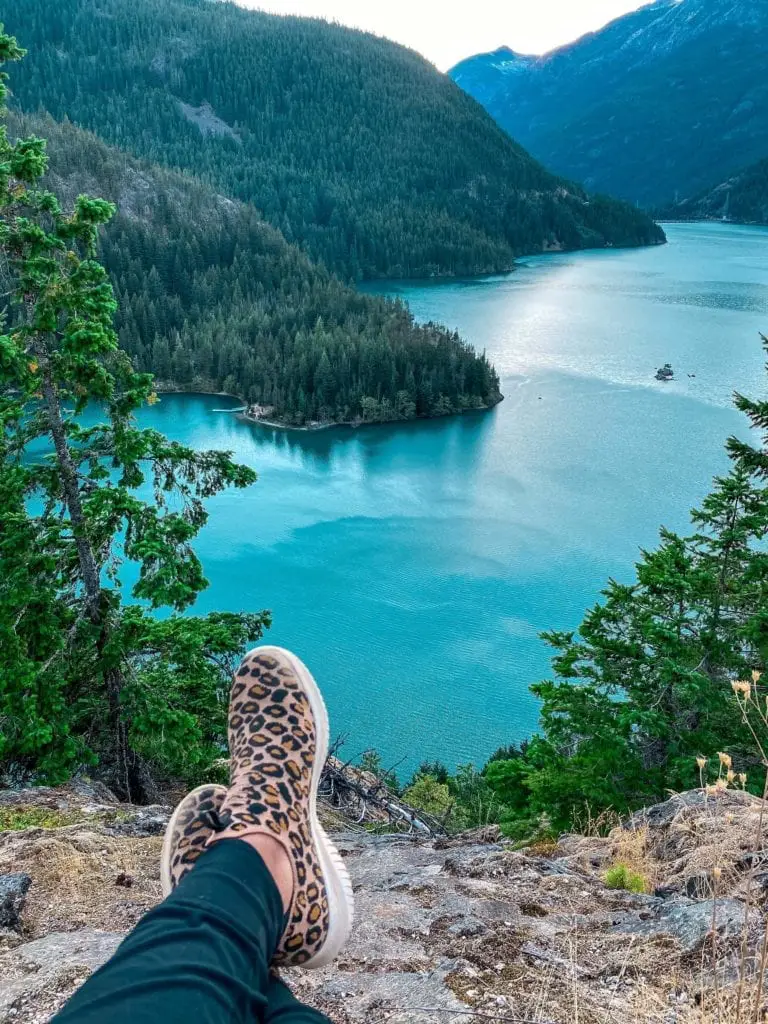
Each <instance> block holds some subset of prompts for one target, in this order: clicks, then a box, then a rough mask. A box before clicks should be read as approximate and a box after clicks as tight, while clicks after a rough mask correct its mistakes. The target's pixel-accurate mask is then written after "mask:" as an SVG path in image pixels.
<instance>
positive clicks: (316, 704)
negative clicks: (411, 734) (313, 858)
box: [169, 645, 355, 969]
mask: <svg viewBox="0 0 768 1024" xmlns="http://www.w3.org/2000/svg"><path fill="white" fill-rule="evenodd" d="M259 654H262V655H263V654H266V655H272V657H276V658H284V659H286V660H287V661H289V662H290V663H291V666H292V667H293V670H294V672H295V673H296V675H297V676H298V678H299V679H300V680H301V684H302V687H303V689H304V692H305V693H306V695H307V697H308V699H309V706H310V707H311V709H312V714H313V716H314V720H315V732H316V737H315V748H316V749H315V763H314V766H313V768H312V783H311V787H310V792H309V819H310V820H309V826H310V833H311V835H312V838H313V840H314V842H315V846H316V848H317V853H318V857H319V859H320V867H321V868H322V871H323V878H324V879H325V888H326V891H327V894H328V917H329V926H328V935H327V936H326V939H325V942H324V943H323V946H322V949H321V950H320V952H319V953H316V954H315V955H314V956H313V957H312V959H311V960H308V961H307V962H306V963H305V964H302V965H301V967H302V968H303V969H307V968H310V969H311V968H315V967H326V966H327V965H328V964H329V963H331V961H332V960H334V959H335V958H336V957H337V956H338V954H339V953H340V952H341V950H342V949H343V947H344V944H345V943H346V941H347V939H348V938H349V933H350V932H351V930H352V921H353V918H354V913H355V897H354V895H353V893H352V882H351V881H350V878H349V872H348V871H347V868H346V865H345V864H344V861H343V860H342V859H341V855H340V853H339V851H338V850H337V849H336V847H335V846H334V845H333V843H332V842H331V841H330V839H329V838H328V836H327V835H326V833H325V829H324V828H323V826H322V825H321V824H320V821H319V820H318V817H317V791H318V789H319V787H320V777H321V775H322V772H323V767H324V765H325V759H326V757H327V756H328V734H329V731H330V727H329V724H328V710H327V708H326V706H325V701H324V700H323V695H322V693H321V692H320V688H319V686H318V685H317V683H316V682H315V680H314V679H313V677H312V673H311V672H310V671H309V669H308V668H307V666H306V665H305V664H304V662H303V661H301V659H299V658H297V657H296V655H295V654H293V653H292V652H291V651H287V650H286V649H285V648H284V647H273V646H266V645H265V646H264V647H255V648H254V649H253V650H252V651H249V652H248V654H247V655H246V658H249V657H252V656H253V655H259ZM169 827H170V826H169Z"/></svg>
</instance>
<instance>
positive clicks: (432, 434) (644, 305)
mask: <svg viewBox="0 0 768 1024" xmlns="http://www.w3.org/2000/svg"><path fill="white" fill-rule="evenodd" d="M668 235H669V244H668V245H666V246H664V247H660V248H652V249H643V250H628V251H600V252H590V253H578V254H570V255H558V256H547V257H538V258H533V259H528V260H526V261H523V263H522V264H521V266H520V268H519V269H518V270H517V271H516V272H515V273H513V274H511V275H506V276H503V277H494V278H485V279H482V280H473V281H467V282H462V281H459V282H452V283H449V284H430V283H413V282H410V283H397V284H395V285H393V284H392V283H391V282H390V283H388V285H387V286H386V289H379V290H387V291H389V292H391V293H393V294H397V295H399V296H401V297H402V298H404V299H405V300H407V301H408V303H409V304H410V306H411V309H412V310H413V313H414V315H415V316H416V317H417V318H419V319H422V320H428V319H434V320H438V321H442V322H443V323H445V324H447V325H448V326H450V327H456V328H458V329H459V330H460V331H461V333H462V334H463V335H464V336H465V337H466V338H468V339H469V340H470V341H472V342H473V343H474V344H475V345H476V346H477V347H479V348H485V349H486V350H487V351H488V353H489V355H490V356H491V358H492V359H493V361H494V363H495V365H496V367H497V368H498V370H499V373H500V375H501V377H502V390H503V392H504V394H505V395H506V400H505V401H504V402H503V403H502V404H501V405H500V406H498V407H497V408H496V409H495V410H493V411H492V412H490V413H485V414H472V415H468V416H465V417H460V418H453V419H447V420H440V421H431V422H424V423H418V424H409V425H403V426H392V427H388V426H387V427H366V428H361V429H359V430H355V431H352V430H349V429H337V430H331V431H324V432H319V433H314V434H303V433H296V432H282V431H273V430H269V429H266V428H263V427H258V426H252V425H248V424H245V423H242V422H239V421H238V420H237V419H236V418H234V417H233V416H231V415H227V414H224V413H220V412H216V411H215V410H216V409H221V408H223V407H225V406H226V405H227V404H229V403H228V401H227V400H223V399H220V398H212V397H207V396H206V397H202V396H201V397H198V396H165V397H163V400H162V403H161V404H160V405H158V406H156V407H154V408H152V409H148V410H146V411H145V412H144V413H143V415H142V421H143V422H144V423H147V424H148V423H151V424H152V425H155V426H157V427H159V428H160V429H162V430H164V431H165V432H166V433H168V434H169V435H171V436H172V437H174V438H178V439H180V440H183V441H185V442H186V443H189V444H192V445H195V446H198V447H221V448H228V449H231V450H233V451H234V452H235V455H236V457H237V458H238V459H239V460H241V461H242V462H245V463H247V464H249V465H252V466H253V467H255V468H256V469H257V470H258V472H259V475H260V479H259V483H258V484H257V485H256V486H255V487H254V488H253V489H252V490H251V491H249V492H245V493H242V492H241V493H229V494H226V495H223V496H221V497H220V498H217V499H216V500H215V502H213V503H212V508H211V511H212V513H213V515H212V519H211V523H210V525H209V526H208V527H207V528H206V530H205V531H204V533H203V534H202V536H201V538H200V541H199V542H198V545H197V549H198V551H199V553H200V555H201V556H202V558H203V561H204V564H205V568H206V571H207V575H208V578H209V579H210V581H211V586H210V588H209V590H208V591H206V593H205V594H203V595H202V597H201V599H200V602H199V606H198V607H199V609H200V610H202V611H204V610H208V609H214V608H220V609H229V610H233V611H236V610H241V609H260V608H271V609H272V611H273V614H274V628H273V629H272V630H271V632H270V634H269V636H268V639H269V641H271V642H274V643H279V644H283V645H285V646H290V647H291V648H293V649H294V650H295V651H296V652H297V653H298V654H299V655H300V656H301V657H302V658H303V659H304V660H305V661H307V663H308V664H309V665H310V667H311V668H312V670H313V672H314V673H315V675H316V677H317V678H318V680H319V682H320V684H321V686H322V687H323V690H324V692H325V694H326V697H327V701H328V705H329V710H330V713H331V729H332V732H333V733H343V734H346V735H347V737H348V740H347V745H346V748H345V749H346V752H347V754H348V755H349V756H353V755H355V754H357V753H359V752H361V751H362V750H364V749H366V748H367V747H371V746H375V747H377V748H378V749H379V750H380V751H381V752H382V754H383V755H384V757H385V760H386V761H387V763H395V762H397V761H399V760H400V759H401V758H402V759H404V765H403V770H405V768H410V767H413V766H414V765H415V764H417V763H418V762H419V761H420V760H422V759H424V758H430V759H432V758H439V759H441V760H443V761H445V762H446V763H447V764H449V765H450V766H454V765H455V764H457V763H461V762H466V761H470V760H472V761H474V762H475V763H481V762H483V760H484V759H485V758H486V757H487V755H488V754H490V753H491V752H492V751H493V750H494V749H495V748H496V747H497V746H499V745H500V744H502V743H508V742H510V741H513V740H519V739H521V738H523V737H524V736H526V735H527V734H528V733H530V732H531V731H532V730H533V729H534V728H535V726H536V718H537V708H536V702H535V701H534V699H533V698H532V697H531V695H530V694H529V692H528V685H529V683H531V682H532V681H535V680H537V679H540V678H543V677H544V676H545V675H546V674H547V671H548V651H547V648H546V646H545V645H544V644H543V643H542V642H541V641H540V640H539V639H538V633H539V632H540V631H541V630H543V629H550V628H573V627H576V626H577V625H578V623H579V621H580V619H581V618H582V615H583V613H584V610H585V609H586V608H587V607H588V606H589V605H591V604H593V603H594V602H595V600H596V599H597V598H598V596H599V593H600V589H601V587H602V585H603V584H604V582H605V581H606V579H607V578H608V577H609V576H615V577H616V578H619V579H622V580H628V579H630V578H631V576H632V566H633V562H634V560H635V558H636V557H637V554H638V550H639V548H640V547H641V546H650V545H653V544H654V542H655V539H656V536H657V531H658V527H659V525H660V524H662V523H663V524H664V525H666V526H668V527H671V528H677V529H684V528H685V527H686V523H687V511H688V509H689V508H690V507H691V506H692V505H694V504H695V503H696V502H698V501H700V499H701V498H702V497H703V496H704V495H705V494H706V492H707V490H708V488H709V484H710V481H711V478H712V476H713V475H714V474H715V473H718V472H721V471H723V470H725V469H726V467H727V459H726V458H725V455H724V452H723V441H724V440H725V438H726V437H727V436H728V435H729V434H730V433H734V432H737V433H741V434H744V432H745V427H744V424H743V421H742V417H741V416H740V415H739V414H738V413H736V412H735V411H734V410H733V409H732V408H731V407H730V396H731V393H732V391H733V390H734V389H739V390H741V391H744V392H747V393H750V394H760V395H764V394H765V391H766V378H765V371H764V368H763V363H764V356H763V353H762V351H761V348H760V344H759V338H758V332H759V331H760V330H763V331H768V231H766V230H761V229H757V228H742V227H735V226H730V225H671V226H669V227H668ZM667 361H668V362H671V363H672V364H673V366H674V369H675V371H676V374H677V380H676V381H674V382H672V383H669V384H660V383H657V382H656V381H655V380H654V379H653V374H654V371H655V369H656V367H657V366H659V365H661V364H662V363H664V362H667ZM689 375H691V376H689Z"/></svg>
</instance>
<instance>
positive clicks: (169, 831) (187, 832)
mask: <svg viewBox="0 0 768 1024" xmlns="http://www.w3.org/2000/svg"><path fill="white" fill-rule="evenodd" d="M226 795H227V787H226V786H214V785H208V786H198V787H197V789H193V790H192V792H191V793H187V795H186V796H185V797H184V799H183V800H182V801H181V803H180V804H179V806H178V807H177V808H176V810H175V811H174V812H173V815H172V816H171V820H170V821H169V822H168V826H167V827H166V830H165V838H164V839H163V852H162V853H161V855H160V881H161V883H162V887H163V898H165V897H166V896H168V895H170V893H171V891H172V890H173V889H175V888H176V886H177V885H178V884H179V882H180V881H181V880H182V878H183V877H184V876H185V875H186V874H188V873H189V872H190V871H191V870H192V868H193V867H194V866H195V862H196V861H197V858H198V857H199V856H200V854H201V853H202V852H203V851H204V850H205V846H206V843H207V842H208V840H209V839H210V838H211V836H212V835H213V834H214V832H215V823H216V822H217V820H218V812H219V810H220V808H221V805H222V804H223V803H224V798H225V797H226Z"/></svg>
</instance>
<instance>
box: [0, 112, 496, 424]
mask: <svg viewBox="0 0 768 1024" xmlns="http://www.w3.org/2000/svg"><path fill="white" fill-rule="evenodd" d="M31 132H34V133H36V134H37V135H39V136H42V137H45V138H47V139H48V140H49V141H48V151H49V155H50V158H51V165H50V172H49V175H48V181H47V184H48V185H49V187H51V188H52V189H53V190H54V191H56V193H57V194H58V195H60V196H62V197H63V199H64V200H65V202H67V203H71V201H72V200H73V199H74V198H75V197H76V196H77V195H78V194H79V193H80V192H82V191H88V192H91V193H93V194H95V195H99V196H103V197H104V198H106V199H109V200H112V201H113V202H115V203H117V205H118V211H119V212H118V214H117V216H116V217H115V218H114V219H113V220H112V221H111V222H110V224H109V225H108V226H107V228H106V232H105V236H104V238H103V243H102V258H103V260H104V263H105V265H106V267H107V269H108V270H109V273H110V275H111V277H112V281H113V284H114V287H115V292H116V296H117V299H118V301H119V310H118V313H117V320H116V326H117V328H118V331H119V336H120V342H121V345H122V347H123V348H124V349H125V350H126V351H127V352H128V353H129V355H130V356H132V358H133V360H134V364H135V365H136V367H137V368H138V369H141V370H151V371H153V372H154V373H155V374H157V376H158V377H159V379H160V381H161V382H173V383H174V384H176V385H179V386H181V387H189V388H195V389H202V390H219V389H222V390H225V391H228V392H231V393H234V394H238V395H242V396H243V397H244V398H246V399H247V400H248V401H250V402H257V403H260V404H263V405H266V406H270V407H272V408H273V410H274V411H273V414H272V415H273V418H276V419H281V420H284V421H286V422H289V423H297V424H301V423H304V422H305V421H306V420H314V419H325V420H349V419H354V418H366V419H370V420H376V419H399V418H412V417H414V416H427V415H438V414H441V413H448V412H453V411H460V410H462V409H465V408H477V407H480V406H487V405H492V404H494V403H495V402H497V401H498V400H499V399H500V397H501V396H500V394H499V386H498V378H497V376H496V374H495V372H494V370H493V368H492V367H491V366H490V364H489V363H488V362H487V360H486V359H485V357H484V356H477V355H476V354H475V353H474V351H473V350H472V349H471V348H470V347H469V346H468V345H466V344H464V343H463V342H462V341H461V340H460V339H459V338H458V335H455V334H451V333H449V332H447V331H445V330H443V329H442V328H438V327H435V326H434V325H427V326H425V327H420V326H418V325H416V324H414V322H413V318H412V317H411V315H410V314H409V312H408V310H407V309H406V308H405V307H404V306H402V305H401V304H399V303H394V302H391V301H389V300H386V299H381V298H375V297H371V296H367V295H362V294H360V293H359V292H357V291H356V290H355V289H353V288H351V287H349V286H347V285H345V284H343V283H342V282H341V281H339V280H338V279H337V278H335V277H334V276H333V275H331V274H330V273H329V272H328V271H327V270H325V269H324V268H322V267H319V266H317V265H315V264H313V263H312V262H311V261H310V260H309V259H308V258H307V257H306V256H305V255H304V254H303V253H302V252H301V251H300V250H299V249H298V248H297V247H296V246H293V245H288V243H286V241H285V239H284V238H283V237H282V235H281V234H280V233H279V232H278V231H276V230H275V229H274V228H272V227H271V226H269V225H268V224H265V223H264V221H263V220H262V219H261V218H260V217H259V215H258V213H257V212H256V210H255V209H254V208H253V207H252V206H250V205H248V204H244V203H238V202H233V201H232V200H230V199H226V198H224V197H223V196H220V195H217V194H216V193H215V192H213V191H212V190H211V189H210V188H208V187H207V186H205V185H203V184H201V183H199V182H196V181H195V180H194V179H192V178H187V177H185V176H182V175H180V174H178V173H173V172H170V171H166V170H163V169H161V168H157V167H154V166H152V165H151V164H148V163H145V162H142V161H138V160H135V159H133V158H131V157H128V156H126V155H125V154H124V153H122V152H120V151H119V150H117V149H113V148H110V147H108V146H106V145H105V144H104V143H102V142H101V141H99V140H98V139H96V138H95V137H94V136H93V135H91V134H90V133H87V132H84V131H81V130H80V129H77V128H75V127H74V126H72V125H58V124H56V123H55V122H53V121H52V120H50V119H49V118H28V117H24V118H20V117H14V116H13V115H12V116H11V121H10V134H11V136H12V137H13V136H15V135H16V136H24V135H27V134H30V133H31Z"/></svg>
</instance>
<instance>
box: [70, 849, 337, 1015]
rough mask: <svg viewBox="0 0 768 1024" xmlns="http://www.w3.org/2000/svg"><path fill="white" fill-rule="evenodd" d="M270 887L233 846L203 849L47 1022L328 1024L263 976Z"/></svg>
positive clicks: (275, 919) (272, 917) (277, 922)
mask: <svg viewBox="0 0 768 1024" xmlns="http://www.w3.org/2000/svg"><path fill="white" fill-rule="evenodd" d="M284 924H285V917H284V914H283V905H282V900H281V898H280V893H279V892H278V890H277V886H276V885H275V883H274V882H273V880H272V876H271V875H270V873H269V871H268V870H267V868H266V866H265V864H264V861H263V860H262V859H261V857H260V856H259V855H258V853H256V851H255V850H254V849H253V848H252V847H251V846H249V845H248V843H244V842H242V841H241V840H239V839H227V840H222V841H221V842H219V843H215V844H214V845H213V846H212V847H211V848H210V849H209V850H207V851H206V852H205V853H204V854H203V856H202V857H201V858H200V860H199V861H198V862H197V864H196V865H195V868H194V870H193V871H190V873H189V874H188V875H187V876H186V877H185V878H184V879H183V880H182V882H181V884H180V885H179V886H178V888H176V889H175V890H174V891H173V892H172V893H171V895H170V896H169V897H168V899H167V900H165V901H164V902H163V903H161V904H160V906H159V907H156V908H155V909H154V910H152V911H150V913H148V914H147V915H146V916H145V917H144V918H142V920H141V921H139V923H138V925H137V926H136V927H135V928H134V930H133V931H132V932H131V934H130V935H129V936H128V937H127V938H126V939H125V940H124V941H123V942H122V943H121V944H120V946H119V947H118V949H117V951H116V952H115V955H114V956H113V957H112V959H111V960H109V961H108V962H107V963H106V964H104V966H103V967H102V968H100V969H99V970H98V971H97V972H96V973H95V974H94V975H93V976H92V977H91V978H89V979H88V981H86V983H85V984H84V985H83V987H82V988H81V989H79V990H78V991H77V992H76V993H75V994H74V996H73V997H72V999H70V1001H69V1002H68V1003H67V1005H66V1006H65V1007H64V1009H63V1010H61V1012H60V1013H58V1014H57V1015H56V1016H55V1017H54V1018H53V1020H54V1021H55V1022H56V1024H107V1022H108V1024H182V1022H183V1024H190V1022H194V1024H252V1022H255V1021H260V1022H264V1024H329V1022H328V1018H327V1017H325V1016H324V1015H323V1014H322V1013H319V1012H318V1011H317V1010H312V1009H310V1008H309V1007H308V1006H304V1005H303V1004H302V1003H299V1002H298V1000H297V999H296V998H295V997H294V996H293V994H292V993H291V991H290V989H289V988H288V987H287V986H286V985H284V984H283V982H281V981H279V980H278V979H277V978H275V977H274V976H272V975H270V972H269V963H270V960H271V959H272V956H273V954H274V951H275V949H276V948H277V944H278V942H279V940H280V936H281V935H282V932H283V928H284Z"/></svg>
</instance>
